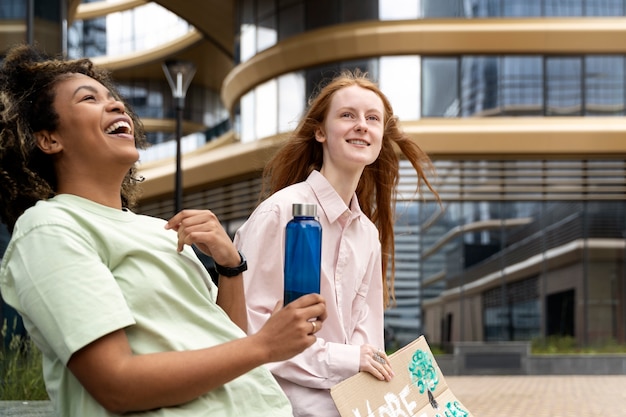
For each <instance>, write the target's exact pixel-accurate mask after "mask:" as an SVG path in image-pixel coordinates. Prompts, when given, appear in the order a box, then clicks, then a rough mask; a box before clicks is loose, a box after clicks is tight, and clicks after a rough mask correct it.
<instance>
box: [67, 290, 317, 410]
mask: <svg viewBox="0 0 626 417" xmlns="http://www.w3.org/2000/svg"><path fill="white" fill-rule="evenodd" d="M313 317H319V318H320V319H319V321H317V326H318V328H320V327H321V325H322V321H323V320H324V318H325V306H324V302H323V300H322V298H321V297H320V296H319V295H316V294H311V295H309V296H307V297H302V298H301V299H299V300H297V302H294V303H293V304H290V305H289V306H288V307H286V308H284V309H281V308H280V305H277V306H276V309H275V311H274V313H273V314H272V317H271V318H270V320H269V321H268V322H267V324H266V325H265V326H264V327H263V329H261V330H260V331H259V332H258V333H257V334H255V335H253V336H248V337H245V338H241V339H237V340H233V341H231V342H228V343H224V344H221V345H218V346H215V347H211V348H207V349H200V350H195V351H181V352H162V353H154V354H147V355H133V353H132V351H131V349H130V346H129V344H128V340H127V338H126V334H125V333H124V331H123V330H117V331H114V332H112V333H110V334H108V335H106V336H104V337H102V338H100V339H98V340H96V341H94V342H92V343H91V344H89V345H87V346H86V347H84V348H82V349H80V350H79V351H78V352H76V353H75V354H74V355H72V357H71V358H70V360H69V362H68V368H69V369H70V370H71V371H72V373H73V374H74V375H75V376H76V378H77V379H78V380H79V381H80V382H81V384H82V385H83V386H84V387H85V388H86V389H87V391H89V393H90V394H91V395H92V396H93V397H94V398H95V399H96V400H97V401H98V402H100V403H101V404H102V405H103V406H104V407H105V408H106V409H108V410H109V411H111V412H115V413H120V414H121V413H124V412H129V411H140V410H150V409H154V408H159V407H167V406H174V405H177V404H182V403H185V402H188V401H190V400H192V399H194V398H196V397H198V396H199V395H201V394H203V393H205V392H207V391H210V390H212V389H215V388H217V387H220V386H222V385H224V384H225V383H227V382H229V381H231V380H232V379H234V378H236V377H238V376H240V375H242V374H244V373H246V372H248V371H250V370H251V369H253V368H255V367H258V366H260V365H262V364H264V363H268V362H273V361H278V360H284V359H286V358H288V357H290V356H292V355H294V354H296V353H298V352H300V351H301V350H303V349H305V348H306V347H307V346H309V345H310V344H311V343H313V342H314V341H315V336H314V335H313V334H312V333H311V327H312V326H311V323H310V322H309V321H308V320H310V319H311V318H313Z"/></svg>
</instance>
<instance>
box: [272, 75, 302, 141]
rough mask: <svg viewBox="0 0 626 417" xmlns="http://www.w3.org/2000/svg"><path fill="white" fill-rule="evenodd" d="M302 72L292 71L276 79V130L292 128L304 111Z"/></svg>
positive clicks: (284, 130) (282, 130) (283, 130)
mask: <svg viewBox="0 0 626 417" xmlns="http://www.w3.org/2000/svg"><path fill="white" fill-rule="evenodd" d="M304 90H305V82H304V74H302V73H301V72H297V73H296V72H294V73H291V74H285V75H283V76H281V77H280V78H279V79H278V131H279V132H288V131H291V130H294V129H295V128H296V125H297V124H298V120H299V119H300V117H301V116H302V114H303V113H304V106H305V104H306V97H305V96H304Z"/></svg>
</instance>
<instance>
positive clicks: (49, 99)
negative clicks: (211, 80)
mask: <svg viewBox="0 0 626 417" xmlns="http://www.w3.org/2000/svg"><path fill="white" fill-rule="evenodd" d="M74 73H79V74H84V75H87V76H89V77H91V78H93V79H94V80H96V81H98V82H100V83H101V84H102V85H104V86H105V87H106V88H107V89H109V91H111V94H113V96H114V97H115V98H116V99H118V100H121V101H123V99H122V98H121V96H120V94H119V92H118V91H117V89H116V88H115V85H114V83H113V80H112V78H111V76H110V73H109V72H107V71H106V70H104V69H100V68H98V67H96V66H94V64H93V63H92V62H91V61H90V60H89V59H86V58H83V59H77V60H66V59H63V58H60V57H53V56H50V55H47V54H46V53H45V52H43V51H41V50H39V49H38V48H37V47H34V46H30V45H18V46H15V47H14V48H12V49H11V50H10V51H9V53H8V54H7V56H6V58H5V59H4V62H3V63H2V67H1V68H0V219H1V220H2V222H3V223H5V224H6V225H7V227H8V229H9V231H10V232H12V231H13V227H14V226H15V222H16V221H17V218H18V217H19V216H20V215H21V214H22V213H24V211H25V210H26V209H28V208H29V207H31V206H33V205H35V203H36V202H37V201H39V200H45V199H48V198H51V197H53V196H54V195H56V190H57V178H56V174H55V170H54V165H53V160H52V157H50V156H49V155H46V154H45V153H43V152H42V151H41V150H40V149H39V148H38V147H37V142H36V140H35V133H36V132H39V131H41V130H49V131H54V130H56V128H57V127H58V123H59V116H58V114H57V113H56V112H55V109H54V106H53V102H54V94H55V93H54V86H55V84H56V83H57V82H59V81H61V80H64V79H66V78H67V77H68V76H69V75H70V74H74ZM124 104H125V106H126V112H127V113H128V115H129V116H130V117H131V118H132V120H133V123H134V125H135V130H134V136H135V146H136V147H137V148H139V149H143V148H145V147H146V146H147V140H146V136H145V131H144V128H143V124H142V123H141V121H140V120H139V117H138V116H137V115H136V114H135V113H134V112H133V111H132V109H131V108H130V107H129V106H128V104H127V103H124ZM136 172H137V167H136V166H133V167H132V168H131V169H130V170H129V171H128V173H127V174H126V176H125V178H124V180H123V182H122V185H121V188H120V194H121V197H122V204H123V205H124V206H125V207H129V208H132V207H134V206H135V204H136V201H137V198H138V196H139V188H138V187H137V182H138V181H137V179H136Z"/></svg>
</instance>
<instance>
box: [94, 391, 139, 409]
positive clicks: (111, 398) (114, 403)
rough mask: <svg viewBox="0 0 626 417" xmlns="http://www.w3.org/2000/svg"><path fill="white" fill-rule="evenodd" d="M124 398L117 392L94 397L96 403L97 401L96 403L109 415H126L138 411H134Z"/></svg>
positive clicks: (128, 401)
mask: <svg viewBox="0 0 626 417" xmlns="http://www.w3.org/2000/svg"><path fill="white" fill-rule="evenodd" d="M125 397H126V396H125V395H124V394H121V393H119V392H108V393H102V394H101V395H98V396H94V398H95V399H96V401H98V403H99V404H100V405H101V406H102V407H103V408H104V409H105V410H107V411H108V412H110V413H113V414H126V413H130V412H132V411H139V410H136V409H134V407H133V405H132V403H131V401H130V400H129V399H128V398H125Z"/></svg>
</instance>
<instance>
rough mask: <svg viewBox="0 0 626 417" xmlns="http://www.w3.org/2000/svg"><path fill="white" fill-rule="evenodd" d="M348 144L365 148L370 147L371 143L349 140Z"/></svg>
mask: <svg viewBox="0 0 626 417" xmlns="http://www.w3.org/2000/svg"><path fill="white" fill-rule="evenodd" d="M346 142H348V143H350V144H352V145H363V146H370V144H369V143H367V142H365V141H364V140H360V139H348V140H347V141H346Z"/></svg>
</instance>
